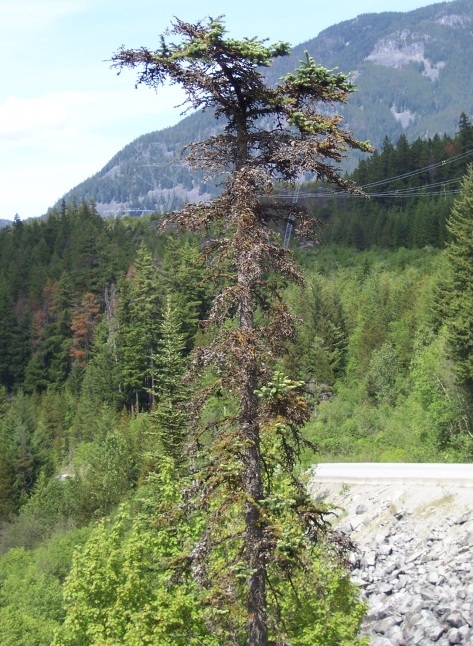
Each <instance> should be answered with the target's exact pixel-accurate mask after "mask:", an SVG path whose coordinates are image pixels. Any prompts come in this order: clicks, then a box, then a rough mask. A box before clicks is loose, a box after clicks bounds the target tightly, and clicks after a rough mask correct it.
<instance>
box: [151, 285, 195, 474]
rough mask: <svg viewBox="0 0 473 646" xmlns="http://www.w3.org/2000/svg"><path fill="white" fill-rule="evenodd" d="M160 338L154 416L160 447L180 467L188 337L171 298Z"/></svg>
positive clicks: (167, 303)
mask: <svg viewBox="0 0 473 646" xmlns="http://www.w3.org/2000/svg"><path fill="white" fill-rule="evenodd" d="M160 327H161V329H160V333H161V334H160V339H159V341H158V346H157V352H156V354H155V355H154V356H153V364H154V376H153V377H154V378H153V381H154V395H155V397H156V406H155V410H154V411H153V413H154V414H153V417H154V420H155V421H156V424H157V427H158V431H157V434H158V439H159V444H160V447H158V450H162V451H163V452H164V454H165V455H167V456H168V457H171V458H173V459H174V461H175V462H176V463H177V464H179V463H181V462H182V459H183V447H184V441H185V436H186V426H187V425H186V413H185V410H184V402H185V400H186V397H187V396H188V394H189V393H188V388H187V387H186V386H185V385H184V384H183V383H182V377H183V374H184V371H185V367H184V358H183V353H184V348H185V338H184V334H182V333H181V327H182V326H181V323H180V320H179V318H178V313H177V309H176V307H174V305H173V303H172V301H171V298H170V297H169V296H168V297H167V299H166V304H165V307H164V311H163V318H162V321H161V326H160Z"/></svg>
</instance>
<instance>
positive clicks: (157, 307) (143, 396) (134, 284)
mask: <svg viewBox="0 0 473 646" xmlns="http://www.w3.org/2000/svg"><path fill="white" fill-rule="evenodd" d="M161 291H162V287H161V282H160V277H159V273H158V270H157V267H156V265H155V263H154V261H153V258H152V256H151V253H150V251H149V250H148V249H147V248H146V246H145V245H144V244H143V243H142V244H141V246H140V248H139V249H138V251H137V254H136V259H135V263H134V265H132V267H131V268H130V270H129V272H128V276H127V280H126V281H123V282H122V283H121V285H120V287H119V302H118V310H117V316H118V332H117V352H118V356H119V359H120V364H121V366H122V383H123V387H124V391H125V393H126V396H127V399H128V405H129V406H130V408H131V409H132V410H133V411H134V412H136V413H137V412H139V410H140V408H143V407H144V408H149V406H150V403H151V401H150V399H151V398H150V389H152V385H153V384H152V360H151V357H152V355H153V353H154V352H155V351H156V347H157V341H158V338H159V314H160V311H161V300H162V294H161Z"/></svg>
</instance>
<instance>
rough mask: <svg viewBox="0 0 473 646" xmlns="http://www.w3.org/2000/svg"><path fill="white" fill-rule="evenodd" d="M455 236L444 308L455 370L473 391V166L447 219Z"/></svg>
mask: <svg viewBox="0 0 473 646" xmlns="http://www.w3.org/2000/svg"><path fill="white" fill-rule="evenodd" d="M447 228H448V231H449V233H450V235H451V240H450V242H449V243H448V248H447V258H448V260H449V265H450V271H451V282H450V284H449V290H448V294H445V296H444V299H445V303H444V304H443V307H442V309H443V310H444V312H445V314H446V318H447V334H448V347H449V351H450V355H451V357H452V358H453V360H454V362H455V370H456V372H457V374H458V377H459V379H460V381H461V383H462V384H463V385H465V386H466V388H467V390H468V391H469V393H470V395H471V394H472V393H473V281H472V275H473V166H469V168H468V170H467V173H466V175H465V177H464V179H463V183H462V191H461V195H460V197H459V198H458V199H457V200H456V201H455V203H454V206H453V209H452V211H451V214H450V217H449V219H448V223H447Z"/></svg>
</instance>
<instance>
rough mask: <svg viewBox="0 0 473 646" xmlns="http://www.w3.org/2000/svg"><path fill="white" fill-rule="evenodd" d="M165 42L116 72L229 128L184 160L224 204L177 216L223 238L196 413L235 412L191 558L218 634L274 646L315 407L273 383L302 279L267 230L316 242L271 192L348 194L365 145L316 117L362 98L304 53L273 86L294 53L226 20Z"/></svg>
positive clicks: (120, 60)
mask: <svg viewBox="0 0 473 646" xmlns="http://www.w3.org/2000/svg"><path fill="white" fill-rule="evenodd" d="M170 34H172V35H173V36H176V37H178V38H179V39H180V41H179V42H178V44H168V43H166V41H165V39H164V38H163V39H162V41H161V46H160V48H159V49H158V50H156V51H150V50H149V49H146V48H144V47H143V48H141V49H139V50H136V51H134V50H126V49H124V48H122V49H121V50H120V51H119V52H118V53H117V54H116V55H115V56H114V57H113V61H114V64H115V66H116V67H118V68H119V69H122V68H126V67H131V68H140V73H139V79H138V82H139V83H144V84H146V85H149V86H151V87H154V88H157V87H159V86H160V85H161V84H162V83H163V82H165V81H166V80H170V81H171V83H177V84H179V85H181V86H182V87H183V89H184V91H185V93H186V95H187V100H188V105H189V107H190V108H193V109H212V110H213V111H214V114H215V116H216V118H221V119H222V121H223V122H224V132H223V134H221V135H216V136H213V137H210V138H209V139H207V140H206V141H202V142H198V143H195V144H192V145H190V146H189V148H188V151H187V152H188V154H187V158H186V159H187V161H188V163H189V164H191V165H193V166H194V167H201V168H204V170H206V171H207V172H212V173H214V174H215V175H216V176H217V175H218V174H219V173H221V172H226V173H227V176H226V180H225V182H224V184H223V191H222V194H221V195H220V196H219V197H217V198H216V199H214V200H213V201H212V202H211V203H210V204H189V205H187V206H186V207H184V209H183V210H182V211H180V212H178V213H176V214H175V215H174V217H172V218H171V219H172V220H173V222H177V223H178V224H180V225H183V226H184V227H186V228H187V229H188V230H191V231H194V230H198V229H204V230H206V231H207V232H210V233H211V232H218V237H217V238H216V239H215V240H211V241H210V242H209V243H208V245H207V248H206V250H205V253H206V256H207V258H208V260H209V262H210V263H211V264H212V268H213V270H214V272H215V273H217V274H218V273H219V272H220V273H221V274H222V275H223V274H226V283H225V284H226V286H225V287H224V289H223V290H222V291H221V292H220V293H219V294H218V295H217V297H216V300H215V301H214V305H213V307H212V309H211V312H210V315H209V325H212V324H215V326H216V328H217V329H216V332H215V337H214V341H213V342H212V343H211V345H210V346H208V347H207V348H202V349H200V351H199V352H198V353H197V355H196V358H195V364H194V366H195V369H196V371H197V372H200V374H203V373H204V372H205V371H206V370H207V371H208V370H209V369H211V371H213V372H214V374H215V375H216V379H215V388H214V390H213V391H212V389H211V388H209V389H207V391H201V392H200V393H199V394H198V396H197V398H196V400H195V402H196V405H197V407H198V409H199V410H200V411H202V410H203V409H202V408H201V407H200V406H199V404H202V405H203V404H204V403H205V401H206V399H207V398H206V394H209V393H213V394H215V393H216V392H217V391H223V392H224V393H226V395H225V396H226V397H227V398H228V399H229V401H231V403H232V405H231V407H230V410H232V413H233V414H227V415H226V416H225V415H224V416H222V419H221V420H220V421H219V425H218V429H214V432H213V434H212V437H213V441H212V442H211V443H210V444H209V446H207V447H206V454H205V456H203V455H202V456H200V458H201V459H200V471H199V473H198V474H196V481H197V482H198V489H199V491H198V495H197V497H196V504H199V505H200V507H201V508H202V509H204V510H205V511H206V523H205V524H206V529H205V532H204V534H203V536H202V538H201V540H200V542H199V544H198V545H196V547H195V550H194V556H193V559H192V560H193V564H194V565H193V566H194V571H195V572H196V576H197V577H198V581H199V584H200V585H201V586H202V587H203V589H205V590H207V593H206V599H207V612H208V617H209V621H211V622H212V626H213V628H214V630H215V632H216V635H217V636H220V639H221V640H222V641H226V642H227V643H228V639H229V635H230V634H231V635H232V639H234V640H235V642H236V643H238V640H239V639H240V640H241V641H245V643H248V644H251V646H269V643H270V639H273V638H274V639H277V640H278V642H277V643H282V642H283V641H284V639H285V638H284V631H285V629H284V619H283V618H281V617H280V606H279V603H278V595H279V594H283V593H282V587H283V588H284V590H285V594H290V592H289V590H290V588H291V583H290V581H292V578H291V577H292V574H293V573H294V572H296V571H297V570H298V567H299V566H300V564H301V563H306V564H307V558H308V555H309V553H310V547H309V546H310V537H312V538H313V539H314V540H315V536H316V534H317V531H316V528H317V527H320V525H321V516H320V514H319V512H318V511H317V509H315V508H314V506H313V505H312V504H311V503H310V501H309V499H308V497H307V495H306V494H305V493H304V491H305V490H304V487H303V485H302V484H299V485H297V484H296V483H297V479H296V478H295V476H294V473H293V467H294V462H295V460H296V456H297V454H298V447H299V446H300V444H301V442H302V438H301V435H300V433H299V429H300V427H301V425H302V424H303V423H304V422H305V420H306V419H307V416H308V411H309V407H308V405H307V402H306V401H305V400H304V397H303V396H302V394H301V392H300V384H299V383H298V382H293V381H292V380H290V379H289V378H287V379H285V378H283V377H281V376H280V375H276V376H272V366H273V365H274V359H275V357H276V356H278V355H279V354H280V352H281V348H282V346H283V344H284V342H285V341H286V340H287V339H288V338H290V337H291V336H292V335H293V332H294V324H293V319H292V317H291V315H290V313H289V312H288V310H287V308H286V307H285V306H284V304H283V302H282V299H281V298H280V295H279V294H278V286H280V285H281V284H284V282H285V281H287V280H291V279H294V280H300V274H299V272H298V270H297V268H296V266H295V264H294V262H293V260H292V257H291V255H290V253H289V252H286V251H285V250H283V249H281V247H280V246H279V243H278V241H277V240H276V234H275V230H274V229H273V227H272V226H270V225H271V224H272V223H276V225H277V226H279V227H281V226H282V224H283V223H284V222H285V221H286V219H287V218H288V217H291V218H295V219H296V220H297V229H298V231H300V232H301V231H302V232H306V233H309V232H310V231H311V230H312V228H313V224H314V222H313V220H312V219H311V218H310V217H309V216H308V214H307V213H306V212H305V210H304V209H303V208H301V207H299V206H298V205H297V204H295V203H294V204H293V205H292V206H291V207H289V208H287V207H281V206H280V205H279V203H277V202H275V201H273V200H271V194H272V191H273V189H274V187H275V184H276V182H278V181H279V180H283V181H286V182H289V183H294V182H295V181H296V180H297V179H298V178H299V177H300V176H301V174H303V173H306V172H307V173H312V174H314V175H315V176H316V177H317V178H318V179H324V180H328V181H331V182H334V183H335V184H336V185H337V186H339V187H340V188H342V189H350V188H353V187H351V186H350V185H349V184H348V182H346V181H345V180H343V179H342V178H341V177H340V174H339V170H338V168H337V166H336V165H334V164H333V163H334V162H335V163H336V162H338V161H339V160H340V159H341V157H342V156H343V154H344V152H345V151H346V150H347V149H348V148H358V149H361V150H365V151H366V150H369V146H368V145H367V144H363V143H361V142H358V141H357V140H356V139H354V138H353V137H352V135H351V134H350V133H349V132H348V131H346V130H345V129H343V128H342V127H341V126H340V121H341V118H340V117H339V116H338V115H333V113H332V112H331V116H325V115H322V114H321V113H320V112H318V106H319V105H320V103H330V104H332V103H337V102H340V101H341V102H343V101H345V100H346V98H347V96H348V95H349V93H350V92H351V91H353V89H354V87H353V85H352V84H351V83H350V82H349V81H348V80H347V77H346V76H345V75H343V74H333V73H331V72H329V71H327V70H326V69H324V68H323V67H321V66H319V65H317V63H316V62H315V61H314V60H313V59H312V58H311V57H310V56H309V55H308V54H307V55H306V58H305V60H304V61H303V62H302V63H301V65H300V66H299V67H298V68H297V70H296V71H295V72H294V73H292V74H288V75H286V76H285V77H284V78H282V79H281V80H280V81H279V83H277V84H276V85H274V86H269V85H267V83H266V81H265V78H264V76H263V74H262V73H261V68H262V67H267V66H269V65H270V64H271V62H272V61H273V60H274V59H275V58H278V57H280V56H285V55H287V54H288V53H289V47H288V45H287V44H286V43H278V44H276V45H267V44H265V42H264V41H260V40H257V39H255V38H253V39H244V40H235V39H232V38H227V37H226V36H225V29H224V26H223V24H222V22H221V20H219V19H217V20H209V22H208V23H207V24H204V23H197V24H188V23H185V22H182V21H180V20H176V22H175V23H174V25H173V28H172V30H171V31H170ZM353 190H354V189H353ZM276 276H278V278H277V279H276ZM210 374H211V373H210ZM233 411H235V412H233ZM195 419H196V421H197V422H198V421H199V419H201V416H200V415H198V414H197V413H196V415H195ZM197 432H198V433H199V435H200V434H202V432H203V429H202V427H200V428H199V430H198V431H197ZM282 473H286V474H287V476H284V477H283V476H282V475H281V476H279V474H282ZM281 479H282V480H283V481H284V486H283V485H282V483H281ZM289 492H290V493H289ZM299 521H301V522H300V523H299ZM296 537H297V538H296ZM228 562H230V563H231V566H230V567H229V566H228ZM304 571H305V572H306V573H307V575H308V573H309V571H310V567H309V566H307V567H306V569H305V570H304ZM299 580H301V579H299ZM240 582H244V584H245V587H246V593H245V594H244V596H243V593H242V590H241V583H240ZM281 586H282V587H281ZM242 596H243V598H246V603H245V604H244V606H243V608H242V603H241V599H242ZM294 602H295V600H294ZM296 630H297V629H296ZM242 631H243V633H244V634H245V635H246V637H243V636H242ZM235 635H236V636H237V637H234V636H235ZM271 635H272V636H273V637H271ZM238 636H239V637H238ZM288 639H289V641H290V636H288ZM298 639H299V641H298V643H300V644H303V643H304V642H303V641H302V638H301V636H300V635H299V636H298ZM308 639H310V637H308ZM307 643H309V642H307ZM311 643H313V642H311ZM353 643H356V638H355V637H354V638H353Z"/></svg>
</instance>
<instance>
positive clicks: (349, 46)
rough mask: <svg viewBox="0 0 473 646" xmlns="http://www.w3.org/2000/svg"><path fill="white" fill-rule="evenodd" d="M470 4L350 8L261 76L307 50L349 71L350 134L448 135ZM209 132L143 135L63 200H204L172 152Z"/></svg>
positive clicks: (468, 108) (466, 77) (119, 207)
mask: <svg viewBox="0 0 473 646" xmlns="http://www.w3.org/2000/svg"><path fill="white" fill-rule="evenodd" d="M472 5H473V3H472V0H454V1H453V2H441V3H437V4H433V5H429V6H427V7H423V8H421V9H416V10H415V11H410V12H407V13H398V12H384V13H371V14H363V15H360V16H358V17H357V18H355V19H353V20H347V21H345V22H342V23H339V24H337V25H334V26H332V27H329V28H328V29H326V30H324V31H322V32H321V33H320V34H319V35H318V36H317V37H316V38H314V39H312V40H309V41H307V42H305V43H302V44H300V45H298V46H297V47H295V48H294V49H293V51H292V53H291V55H290V56H288V57H285V58H284V59H278V60H277V61H275V64H274V65H273V66H272V67H271V68H270V69H269V70H268V71H267V77H268V81H269V82H275V81H276V80H277V79H278V78H280V77H281V76H283V75H284V74H286V73H287V72H289V71H291V70H293V69H294V67H296V66H297V64H298V61H299V60H300V59H301V58H303V56H304V52H305V51H308V52H309V53H310V54H311V55H312V56H313V57H314V58H315V60H317V61H318V62H320V63H321V64H322V65H324V66H325V67H328V68H330V69H331V68H335V67H338V68H339V69H340V70H341V71H343V72H346V73H348V72H352V73H353V77H352V78H353V80H354V81H355V82H356V84H357V87H358V92H356V93H355V94H353V95H352V96H351V98H350V101H349V103H348V104H347V105H346V106H342V108H341V112H342V114H343V116H344V119H345V123H346V125H347V127H348V128H349V129H350V130H352V131H353V132H354V133H355V135H356V136H357V138H359V139H369V140H370V141H371V143H372V144H373V145H374V146H375V147H379V146H380V145H381V143H382V141H383V139H384V138H385V137H386V136H388V137H389V138H390V139H391V140H392V141H396V140H397V139H398V137H399V136H400V135H401V134H403V133H404V134H405V135H406V136H407V138H408V139H409V140H410V141H412V140H413V139H415V138H417V137H428V136H433V135H434V134H435V133H441V134H443V133H448V134H453V133H454V132H455V131H456V129H457V125H458V118H459V116H460V113H461V112H464V113H465V114H467V115H470V116H471V115H472V114H473V84H471V61H472V60H473V37H472V36H473V12H472V8H473V6H472ZM216 131H218V124H216V122H215V120H214V119H213V117H212V115H211V114H210V113H195V114H192V115H190V116H188V117H186V118H185V119H183V120H182V121H180V122H179V123H178V124H176V125H175V126H172V127H170V128H166V129H164V130H159V131H155V132H151V133H148V134H145V135H143V136H141V137H139V138H138V139H136V140H135V141H133V142H131V143H130V144H128V145H127V146H125V148H123V150H121V151H120V152H119V153H117V154H116V155H115V156H114V157H113V158H112V159H111V160H110V161H109V162H108V164H106V166H105V167H104V168H103V169H102V170H101V171H100V172H98V173H97V174H96V175H94V176H93V177H90V178H89V179H87V180H85V181H84V182H82V183H81V184H79V185H78V186H76V187H75V188H73V189H72V190H71V191H69V192H68V193H67V194H66V195H65V196H64V198H63V199H65V201H66V202H70V201H72V200H74V199H75V200H81V199H87V200H94V201H95V202H96V204H97V209H98V211H99V212H100V213H101V214H102V215H107V214H116V213H132V214H133V213H137V214H139V213H142V212H145V211H147V210H150V211H159V212H163V211H168V210H170V209H174V208H177V207H179V205H180V204H182V203H183V202H184V201H186V200H187V201H191V202H194V201H199V200H206V199H208V198H209V197H210V196H211V195H213V194H215V192H216V191H217V187H216V186H215V185H213V184H211V183H208V182H207V181H205V179H204V178H203V177H202V176H201V175H199V174H198V173H195V172H190V171H189V169H187V168H186V167H185V166H184V165H183V164H182V163H181V162H180V151H181V149H182V148H183V146H185V145H186V144H188V143H190V142H191V141H197V140H199V139H203V138H205V137H207V136H209V135H210V134H212V133H214V132H216ZM351 161H352V164H353V161H354V160H351Z"/></svg>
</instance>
